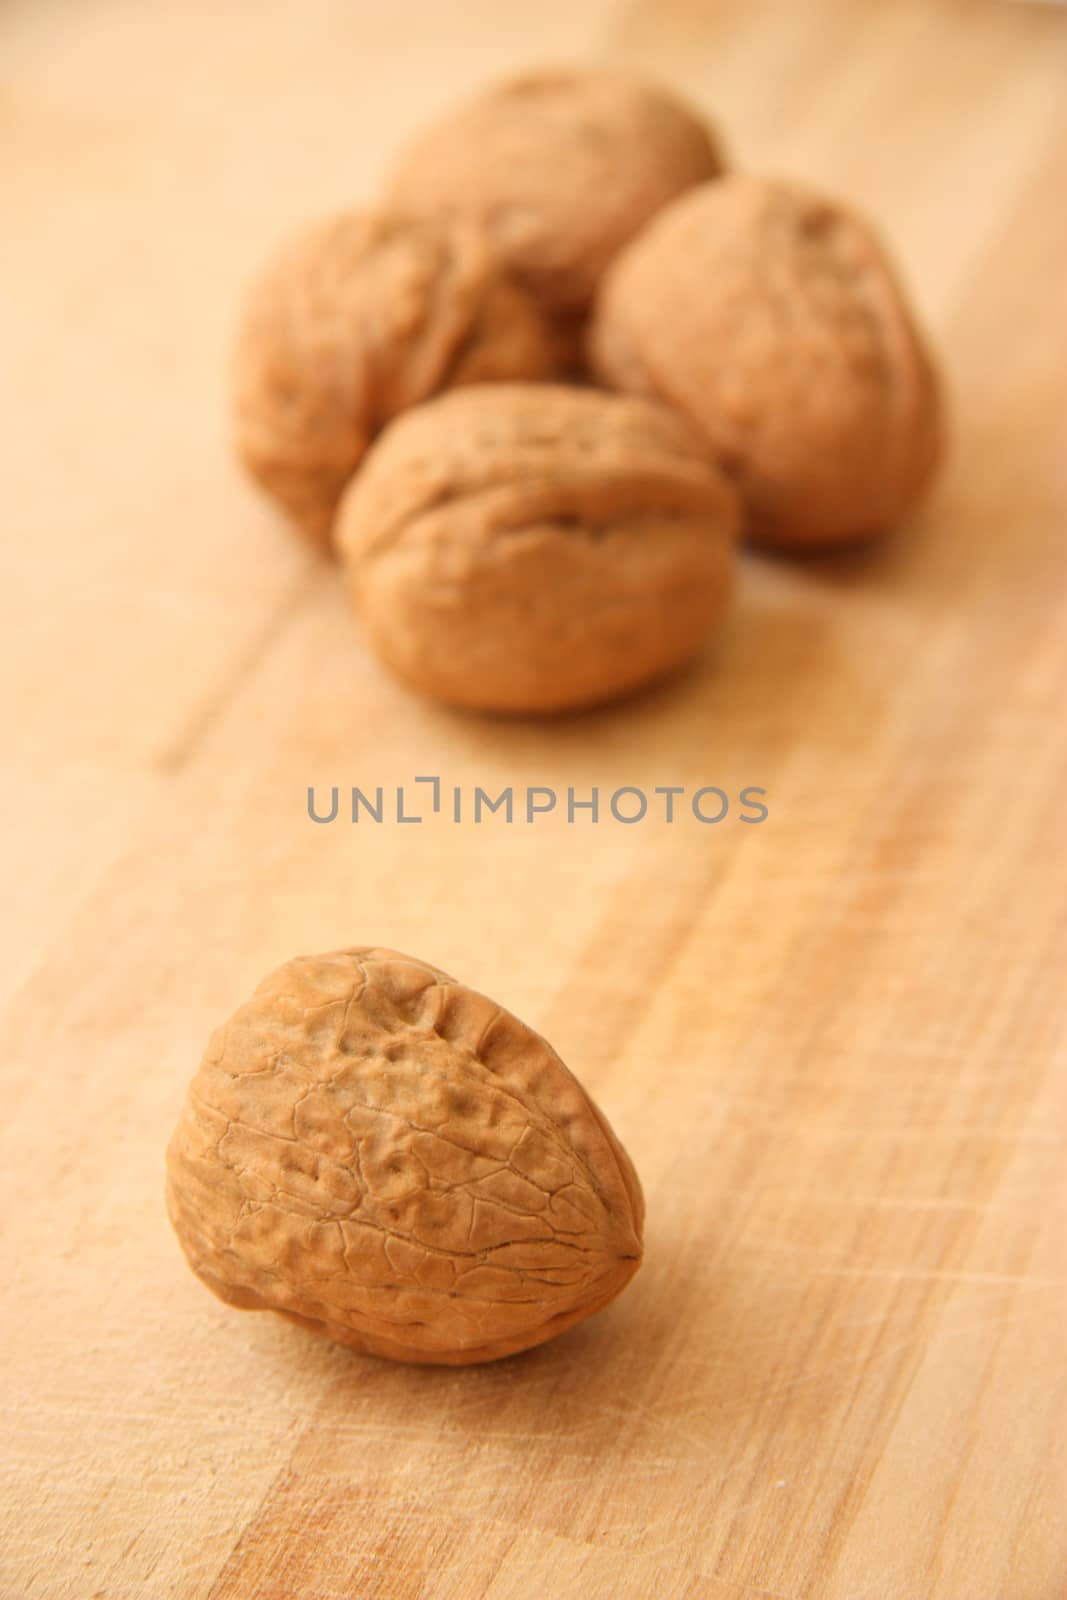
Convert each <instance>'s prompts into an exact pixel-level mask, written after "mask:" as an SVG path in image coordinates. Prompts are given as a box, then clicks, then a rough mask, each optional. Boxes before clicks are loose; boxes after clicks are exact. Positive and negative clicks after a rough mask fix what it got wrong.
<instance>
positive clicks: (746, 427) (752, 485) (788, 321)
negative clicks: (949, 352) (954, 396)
mask: <svg viewBox="0 0 1067 1600" xmlns="http://www.w3.org/2000/svg"><path fill="white" fill-rule="evenodd" d="M589 343H590V357H591V362H592V366H593V369H594V371H595V372H596V373H597V375H598V376H599V377H600V378H601V379H602V381H604V382H606V383H609V384H611V385H614V386H615V387H617V388H620V389H625V390H628V391H630V392H631V393H638V394H650V395H655V396H657V397H658V398H660V399H662V400H666V401H668V402H670V403H671V404H673V405H674V406H676V407H677V409H678V410H679V411H680V412H681V414H682V415H683V416H685V417H686V418H687V420H688V421H690V422H691V423H692V424H693V425H694V426H695V427H697V428H698V429H699V430H700V431H701V433H702V434H703V435H704V437H705V439H707V440H708V442H709V443H710V444H711V446H712V448H713V450H714V451H715V452H716V454H717V455H718V457H719V459H720V460H722V461H723V463H724V464H725V465H726V466H727V467H728V469H729V470H731V471H732V472H733V473H734V474H735V475H736V478H737V480H738V482H739V484H740V487H741V489H742V492H743V495H744V498H745V501H746V507H747V518H748V531H749V533H750V534H751V536H752V537H753V538H754V539H756V540H759V541H762V542H764V543H767V544H776V545H783V546H804V545H811V546H815V545H823V544H828V543H833V542H836V541H840V540H845V539H852V538H856V537H861V536H864V535H867V534H871V533H876V532H879V531H880V530H882V529H883V528H885V527H886V526H888V525H889V524H891V523H892V522H894V521H895V520H896V519H897V518H899V517H900V516H901V515H902V514H903V513H904V512H905V511H906V510H907V508H908V507H909V505H910V504H911V503H912V501H913V500H914V499H915V497H916V496H917V495H918V493H919V492H920V490H921V489H922V488H923V487H924V485H925V484H926V482H927V480H928V479H929V477H930V474H931V471H932V469H933V467H934V465H935V463H936V460H937V458H938V454H939V450H940V442H941V403H940V390H939V384H938V380H937V376H936V373H935V371H934V367H933V363H932V361H931V359H930V356H929V354H928V352H927V349H926V347H925V344H924V342H923V339H922V336H921V335H920V333H919V332H918V329H917V327H916V324H915V322H914V320H913V318H912V316H911V313H910V312H909V310H908V307H907V303H906V301H905V298H904V294H903V291H902V289H901V287H900V285H899V284H898V282H897V280H896V278H895V276H894V275H893V272H892V269H891V268H890V266H889V265H888V263H887V261H886V257H885V255H884V253H883V250H882V247H881V245H880V244H879V242H878V240H877V239H876V238H875V236H874V234H873V233H872V232H871V230H870V229H869V228H868V226H867V225H866V224H865V223H864V222H862V221H861V220H860V219H859V218H858V217H856V216H854V215H853V214H852V213H851V212H849V211H847V210H845V209H844V208H843V207H841V206H840V205H837V204H835V203H834V202H833V201H831V200H827V199H824V198H822V197H820V196H818V195H815V194H812V193H809V192H808V191H807V190H805V189H802V188H799V187H797V186H796V185H794V184H786V183H780V182H768V181H766V180H762V179H758V178H751V177H739V176H733V177H729V178H725V179H723V180H722V181H721V182H718V183H713V184H706V185H703V186H702V187H701V188H699V189H694V190H692V191H691V192H690V193H689V194H687V195H683V196H682V198H681V199H679V200H676V201H675V202H674V203H673V204H672V205H670V206H668V207H667V208H666V209H665V210H664V211H663V212H661V214H660V215H659V216H658V217H656V218H655V219H654V220H653V221H652V222H651V223H650V224H649V226H648V227H647V228H646V229H645V230H644V232H642V233H641V234H640V235H639V236H638V237H637V238H636V239H635V240H634V241H633V242H632V243H631V244H630V245H629V246H628V247H627V248H626V249H625V250H624V251H623V252H622V253H621V254H620V255H619V257H618V258H617V260H616V261H615V262H614V263H613V265H612V267H611V268H610V270H609V272H608V273H607V275H606V277H605V279H604V282H603V284H602V286H601V291H600V295H599V297H598V301H597V307H596V310H595V312H594V315H593V318H592V323H591V327H590V336H589Z"/></svg>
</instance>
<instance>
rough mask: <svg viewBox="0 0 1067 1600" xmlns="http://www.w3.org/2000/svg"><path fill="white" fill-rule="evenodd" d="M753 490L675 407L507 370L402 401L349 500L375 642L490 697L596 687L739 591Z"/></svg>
mask: <svg viewBox="0 0 1067 1600" xmlns="http://www.w3.org/2000/svg"><path fill="white" fill-rule="evenodd" d="M737 522H738V508H737V499H736V495H735V492H734V490H733V489H732V487H731V486H730V484H729V483H728V481H727V480H726V478H725V477H724V476H723V474H721V473H720V472H719V470H718V469H717V468H716V467H715V466H714V464H713V463H711V462H710V461H709V460H708V459H707V452H706V449H705V448H704V446H703V445H702V443H701V441H700V440H699V439H698V438H696V437H695V436H694V435H693V434H692V433H691V432H690V430H689V429H688V428H687V427H686V426H685V424H684V423H683V422H682V421H681V420H680V419H679V418H678V417H676V416H674V415H673V414H672V413H671V412H670V411H669V410H668V409H667V408H666V407H664V406H661V405H658V404H655V403H652V402H649V401H646V400H638V399H630V398H625V397H622V396H618V395H608V394H603V393H598V392H597V391H595V390H588V389H578V388H569V387H565V386H563V385H557V384H540V385H539V384H487V385H484V386H480V387H478V388H476V389H466V390H462V391H457V392H455V393H453V394H449V395H445V396H442V397H441V398H439V399H437V400H433V401H430V402H429V403H428V404H426V405H424V406H420V407H418V408H417V409H416V410H413V411H410V412H408V413H406V414H405V415H404V416H403V417H400V418H398V419H397V420H396V421H395V422H394V423H393V424H392V425H391V426H390V427H389V428H388V429H387V430H386V432H385V433H384V434H383V436H382V438H381V439H380V440H379V442H378V443H377V444H376V445H375V447H374V449H373V450H372V451H371V452H370V453H369V455H368V457H367V460H366V462H365V464H364V467H363V469H362V471H361V472H360V474H359V476H358V477H357V478H356V479H355V480H354V481H353V483H352V485H351V487H350V489H349V490H348V492H347V493H346V495H345V498H344V500H343V501H342V504H341V507H340V510H339V512H338V523H337V542H338V547H339V548H340V550H341V553H342V556H343V557H344V560H345V562H346V565H347V567H348V570H349V572H350V575H351V581H352V587H353V593H354V597H355V601H356V605H357V608H358V609H359V611H360V613H361V614H362V616H363V619H364V622H365V625H366V629H367V632H368V635H369V637H370V640H371V643H372V644H373V645H374V647H375V648H376V649H377V651H378V652H379V654H380V655H381V657H382V659H383V660H384V661H385V662H386V663H387V664H388V665H389V666H390V667H391V668H392V669H393V670H394V671H395V672H396V673H397V674H398V676H399V677H401V678H402V679H403V680H404V681H405V682H407V683H408V684H410V685H411V686H413V687H414V688H416V689H419V690H421V691H422V692H423V693H425V694H428V695H430V696H432V697H434V698H437V699H441V700H444V701H447V702H450V703H451V704H454V705H459V706H468V707H472V708H478V709H482V710H497V711H513V712H514V711H519V712H547V711H560V710H564V709H568V708H572V707H576V706H583V705H590V704H593V703H595V702H597V701H602V700H607V699H611V698H613V697H614V696H617V695H620V694H623V693H625V692H626V691H628V690H631V689H634V688H636V687H637V686H638V685H640V684H644V683H647V682H649V681H651V680H652V679H654V678H657V677H659V676H661V675H662V674H664V673H666V672H669V671H670V670H671V669H673V668H675V667H677V666H680V665H681V664H682V663H683V662H684V661H686V660H687V659H688V658H689V657H690V656H691V655H692V654H693V652H694V651H695V650H696V649H697V648H698V646H699V645H700V644H701V643H702V642H703V640H704V639H705V637H706V635H707V634H708V631H709V629H710V628H711V627H712V625H713V624H714V623H715V622H716V621H717V620H718V618H719V616H720V614H721V613H722V611H723V609H724V607H725V605H726V602H727V599H728V597H729V593H730V587H731V576H732V570H733V546H734V535H735V533H736V528H737Z"/></svg>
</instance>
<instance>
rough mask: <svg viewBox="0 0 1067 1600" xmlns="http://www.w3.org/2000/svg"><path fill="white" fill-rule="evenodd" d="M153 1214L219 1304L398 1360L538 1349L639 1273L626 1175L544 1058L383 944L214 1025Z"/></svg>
mask: <svg viewBox="0 0 1067 1600" xmlns="http://www.w3.org/2000/svg"><path fill="white" fill-rule="evenodd" d="M167 1207H168V1211H169V1213H170V1218H171V1221H172V1222H173V1224H174V1228H175V1230H176V1231H177V1234H178V1238H179V1240H180V1241H181V1245H182V1248H183V1250H184V1251H185V1254H186V1256H187V1258H188V1260H189V1264H190V1266H191V1267H192V1269H193V1271H194V1272H195V1273H196V1274H197V1276H198V1277H199V1278H201V1279H202V1280H203V1282H204V1283H206V1284H207V1286H208V1288H210V1289H212V1290H213V1291H214V1292H215V1294H217V1295H218V1296H219V1297H220V1298H221V1299H222V1300H225V1301H227V1302H228V1303H229V1304H230V1305H235V1306H241V1307H243V1308H246V1309H255V1310H264V1309H269V1310H273V1311H280V1312H281V1313H282V1314H283V1315H285V1316H287V1317H290V1318H292V1319H293V1320H294V1321H296V1322H299V1323H302V1324H305V1325H307V1326H309V1327H311V1328H314V1329H315V1330H317V1331H318V1332H320V1333H325V1334H328V1335H329V1336H330V1337H331V1338H333V1339H336V1340H338V1341H340V1342H341V1343H342V1344H346V1345H350V1346H352V1347H353V1348H355V1349H357V1350H361V1351H364V1352H366V1353H368V1354H371V1355H378V1356H388V1357H391V1358H393V1359H394V1360H397V1361H424V1362H437V1363H444V1364H448V1365H462V1364H465V1363H467V1362H473V1361H489V1360H493V1359H495V1358H496V1357H498V1356H506V1355H511V1354H513V1353H514V1352H515V1351H518V1350H525V1349H527V1348H529V1347H530V1346H531V1345H536V1344H540V1343H541V1342H542V1341H543V1340H545V1339H550V1338H551V1337H552V1336H553V1335H554V1334H557V1333H561V1332H562V1331H563V1329H564V1328H568V1327H570V1326H571V1324H572V1323H575V1322H578V1321H580V1320H581V1319H582V1318H583V1317H587V1316H589V1315H590V1314H591V1313H592V1312H594V1311H598V1310H600V1308H601V1307H602V1306H604V1305H606V1304H607V1303H608V1301H609V1300H612V1299H613V1298H614V1297H615V1295H617V1294H618V1293H619V1291H620V1290H621V1289H622V1288H623V1287H624V1285H625V1284H626V1283H627V1282H628V1281H629V1280H630V1278H631V1277H632V1276H633V1274H634V1273H635V1272H636V1271H637V1268H638V1266H639V1265H640V1262H641V1230H642V1223H643V1218H644V1206H643V1201H642V1197H641V1188H640V1184H639V1183H638V1180H637V1176H636V1174H635V1173H634V1169H633V1167H632V1166H631V1164H630V1160H629V1158H628V1156H627V1155H626V1152H625V1151H624V1150H623V1148H622V1146H621V1145H620V1144H619V1142H618V1140H617V1139H616V1138H615V1135H614V1134H613V1133H612V1131H611V1129H610V1128H609V1127H608V1125H607V1123H606V1121H605V1120H604V1117H603V1116H602V1115H601V1113H600V1112H599V1111H598V1110H597V1108H596V1106H595V1105H594V1104H593V1102H592V1101H591V1100H590V1099H589V1097H588V1095H587V1094H586V1093H585V1091H584V1090H583V1089H582V1087H581V1085H580V1084H579V1083H578V1082H577V1081H576V1079H575V1078H574V1077H573V1076H572V1075H571V1073H570V1072H568V1070H567V1068H566V1067H565V1066H564V1065H563V1063H562V1061H561V1060H560V1059H559V1057H558V1056H557V1055H556V1053H555V1051H554V1050H553V1049H552V1048H551V1047H550V1046H549V1045H548V1044H546V1043H545V1041H544V1039H542V1038H540V1037H539V1036H538V1035H537V1034H536V1033H534V1032H533V1030H532V1029H530V1028H527V1027H526V1026H525V1025H524V1024H523V1023H521V1022H519V1021H518V1019H517V1018H515V1017H513V1016H511V1015H510V1013H509V1012H507V1011H505V1010H503V1009H502V1008H501V1007H500V1006H497V1005H494V1004H493V1002H492V1001H491V1000H487V999H486V998H485V997H484V996H483V995H480V994H476V993H475V992H474V991H473V990H471V989H467V988H465V987H464V986H463V985H462V984H459V983H456V982H454V980H453V979H451V978H449V977H447V976H446V975H445V974H444V973H443V972H438V971H437V969H436V968H434V967H431V966H427V965H426V963H425V962H422V961H415V960H412V959H411V958H410V957H408V956H402V955H398V954H396V952H394V951H391V950H375V949H353V950H341V951H338V952H336V953H335V954H332V955H323V956H302V957H298V958H297V959H296V960H293V961H289V962H286V964H285V965H284V966H283V967H279V968H278V970H277V971H276V972H274V973H272V974H271V976H270V977H269V978H267V979H266V980H265V981H264V982H263V983H261V984H260V986H259V988H258V989H257V990H256V992H255V994H254V995H253V997H252V999H251V1000H250V1001H249V1002H248V1003H247V1004H246V1005H243V1006H242V1007H241V1008H240V1010H239V1011H237V1012H236V1013H235V1014H234V1016H233V1017H231V1019H230V1020H229V1022H227V1023H226V1024H225V1025H224V1026H223V1027H222V1028H220V1029H219V1030H218V1032H217V1033H216V1034H215V1035H214V1037H213V1039H212V1040H211V1043H210V1044H209V1046H208V1049H207V1053H206V1055H205V1057H204V1060H203V1063H202V1064H201V1067H200V1070H199V1072H198V1073H197V1075H196V1077H195V1078H194V1079H193V1082H192V1084H191V1086H190V1089H189V1094H188V1098H187V1100H186V1103H185V1108H184V1110H183V1112H182V1115H181V1119H180V1121H179V1123H178V1126H177V1129H176V1131H175V1133H174V1137H173V1138H172V1140H171V1143H170V1148H169V1150H168V1153H167Z"/></svg>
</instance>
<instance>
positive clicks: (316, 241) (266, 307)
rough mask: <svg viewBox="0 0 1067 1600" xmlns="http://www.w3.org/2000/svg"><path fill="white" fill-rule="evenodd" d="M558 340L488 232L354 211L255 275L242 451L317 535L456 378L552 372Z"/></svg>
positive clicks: (309, 233) (245, 333) (241, 383)
mask: <svg viewBox="0 0 1067 1600" xmlns="http://www.w3.org/2000/svg"><path fill="white" fill-rule="evenodd" d="M555 359H556V358H555V354H554V347H553V342H552V338H551V337H550V335H549V333H548V330H547V329H546V326H545V323H544V321H543V319H542V317H541V315H540V313H539V312H538V311H537V309H536V307H535V306H534V304H533V301H532V300H531V298H530V297H529V295H528V294H527V293H526V292H525V291H524V290H522V289H520V288H519V287H518V285H517V284H516V283H514V282H513V281H512V279H511V278H510V277H509V276H508V275H507V273H506V272H505V270H504V268H503V267H502V266H501V265H500V262H499V260H498V258H497V256H496V255H495V253H494V252H493V250H492V248H491V246H490V245H489V243H488V240H487V239H486V237H485V235H484V233H483V232H482V231H481V230H480V229H478V228H477V227H475V226H473V225H471V224H469V223H464V222H449V221H444V220H430V219H413V218H405V217H398V216H394V215H385V214H379V215H375V214H364V213H350V214H346V215H344V216H339V217H335V218H332V219H331V220H330V221H328V222H326V223H323V224H319V225H318V226H315V227H311V228H308V229H306V230H304V231H303V232H301V233H300V234H299V235H297V236H296V237H295V238H293V239H291V240H290V241H289V242H288V243H286V244H285V245H284V246H283V247H282V248H281V249H280V250H279V251H278V253H277V254H276V255H275V256H274V257H273V258H272V260H271V261H270V262H269V263H268V265H267V267H266V268H265V270H264V271H263V272H262V273H261V275H260V276H259V278H258V279H257V280H256V282H255V283H254V284H253V286H252V288H251V290H250V293H249V296H248V301H247V305H246V309H245V314H244V318H243V321H242V323H241V327H240V331H239V334H238V339H237V348H236V351H235V361H234V409H235V424H236V442H237V448H238V453H239V454H240V456H241V458H242V460H243V461H244V463H245V465H246V466H247V468H248V470H249V471H250V473H251V474H252V476H253V477H254V478H256V479H257V481H258V482H259V483H260V484H261V485H262V486H263V487H264V488H265V489H266V490H267V491H268V493H270V494H271V495H273V496H274V497H275V498H276V499H277V500H278V501H280V502H281V504H282V505H283V506H284V507H285V508H286V509H287V510H288V512H289V513H290V515H291V516H292V517H293V519H294V520H295V521H296V523H297V524H298V525H300V526H301V527H302V528H303V529H304V530H305V531H306V532H307V533H308V534H309V535H311V537H312V538H314V539H316V540H318V541H320V542H322V543H324V544H327V543H328V542H329V535H330V526H331V522H332V518H333V513H334V509H335V507H336V504H337V500H338V497H339V496H340V494H341V491H342V489H343V488H344V486H345V484H346V482H347V481H348V479H349V477H350V476H351V475H352V473H353V472H354V471H355V469H356V467H357V466H358V464H359V461H360V459H361V457H362V455H363V453H364V451H365V450H366V448H367V446H368V445H369V443H370V442H371V440H372V439H373V438H374V437H375V435H376V434H377V433H378V432H379V431H380V429H381V428H382V427H383V426H384V425H385V423H387V422H388V421H389V419H390V418H391V417H393V416H395V415H396V414H397V413H398V412H400V411H402V410H404V409H405V408H406V407H407V406H411V405H415V404H416V403H417V402H418V401H420V400H424V399H426V398H427V397H428V396H429V395H432V394H436V393H437V392H438V391H440V390H442V389H446V388H449V387H451V386H452V385H455V384H465V383H477V382H482V381H485V380H488V379H506V378H529V379H538V378H548V377H550V376H552V375H553V373H554V371H555Z"/></svg>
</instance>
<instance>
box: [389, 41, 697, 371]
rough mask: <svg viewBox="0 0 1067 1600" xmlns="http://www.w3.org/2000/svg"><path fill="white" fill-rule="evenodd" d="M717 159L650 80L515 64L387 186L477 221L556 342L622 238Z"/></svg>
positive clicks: (403, 198)
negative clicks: (510, 74)
mask: <svg viewBox="0 0 1067 1600" xmlns="http://www.w3.org/2000/svg"><path fill="white" fill-rule="evenodd" d="M721 166H722V162H721V157H720V155H719V151H718V148H717V146H716V143H715V141H714V139H713V137H712V135H711V133H710V132H709V130H708V128H707V127H706V125H705V124H704V123H703V122H702V121H701V120H700V119H699V118H698V117H697V116H696V115H695V114H694V113H693V112H692V111H690V110H689V109H688V108H687V107H686V106H685V105H683V104H681V103H680V102H679V101H678V100H677V99H675V97H674V96H673V95H671V94H668V93H666V92H665V91H663V90H660V89H658V88H653V87H651V86H650V85H648V84H644V83H640V82H635V81H633V80H631V79H629V78H627V77H624V76H620V75H618V74H615V73H611V72H606V71H579V70H556V71H540V72H528V73H524V74H522V75H521V76H519V77H514V78H510V79H508V80H506V81H505V82H502V83H500V84H498V85H496V86H494V87H492V88H490V89H489V90H487V91H484V92H482V93H481V94H479V95H478V96H477V97H476V98H474V99H472V100H470V101H468V102H467V103H465V104H464V105H462V106H460V107H459V108H458V109H457V110H456V111H454V112H452V113H451V115H448V116H446V117H445V118H444V119H443V120H442V121H440V122H438V123H437V124H435V125H434V126H432V127H430V128H429V129H428V130H427V131H426V132H425V133H424V134H422V135H421V136H420V137H418V138H417V139H416V140H415V141H414V143H413V144H412V145H411V146H410V147H409V149H408V150H407V151H406V153H405V154H404V155H403V156H402V157H401V160H400V162H399V164H398V166H397V168H396V170H395V175H394V178H393V182H392V188H391V194H392V198H393V200H394V201H395V202H396V203H397V204H399V205H401V206H403V207H405V208H409V209H411V210H413V211H422V212H426V213H428V214H431V215H440V214H445V215H449V216H467V217H471V218H474V219H475V220H476V221H478V222H480V223H482V224H483V225H484V226H485V227H486V228H487V229H488V230H489V231H490V232H491V234H492V237H493V240H494V243H495V244H496V246H497V248H498V249H499V251H500V252H501V254H502V255H503V256H504V257H505V258H506V260H507V261H508V263H509V264H510V265H511V267H512V268H513V270H514V271H515V273H516V275H517V276H518V277H519V278H520V280H521V281H522V282H523V283H525V284H526V285H527V286H528V287H529V288H530V289H531V291H532V292H533V293H534V294H535V295H536V297H537V298H538V300H539V301H540V303H541V304H542V305H543V306H544V307H545V308H547V310H548V311H549V312H550V313H551V314H552V315H553V318H554V319H555V321H556V323H557V326H558V327H559V328H560V330H561V335H562V339H563V341H564V344H565V343H566V340H567V338H568V337H569V336H573V335H574V333H575V329H576V325H577V322H578V321H579V320H580V319H581V318H582V317H583V316H584V314H585V312H586V311H587V310H588V307H589V303H590V301H591V299H592V297H593V293H594V290H595V289H596V285H597V281H598V279H599V278H600V275H601V273H602V272H603V271H604V268H605V267H606V266H607V264H608V262H609V261H610V260H611V258H612V257H613V256H614V255H615V253H616V252H617V251H618V250H619V249H620V248H621V246H622V245H624V244H625V243H626V241H627V240H628V239H629V238H630V237H631V236H632V235H633V234H635V233H636V232H637V230H638V229H639V228H640V227H641V226H642V224H643V223H645V222H646V221H647V219H648V218H649V217H650V216H651V215H652V214H653V212H655V211H656V210H658V208H659V207H660V206H662V205H663V204H664V203H665V202H666V201H668V200H670V199H672V198H673V197H674V196H675V195H678V194H680V193H681V192H682V190H684V189H687V188H688V187H689V186H690V185H691V184H696V183H702V182H704V181H705V180H706V179H708V178H712V177H714V176H715V175H716V174H717V173H718V172H719V171H720V170H721Z"/></svg>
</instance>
